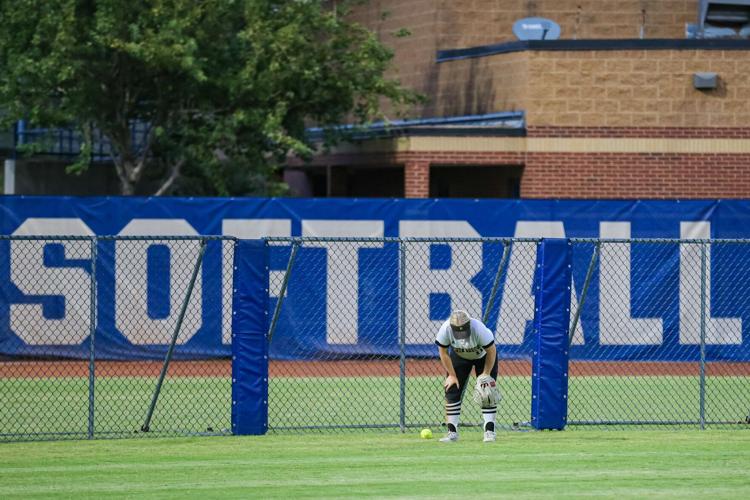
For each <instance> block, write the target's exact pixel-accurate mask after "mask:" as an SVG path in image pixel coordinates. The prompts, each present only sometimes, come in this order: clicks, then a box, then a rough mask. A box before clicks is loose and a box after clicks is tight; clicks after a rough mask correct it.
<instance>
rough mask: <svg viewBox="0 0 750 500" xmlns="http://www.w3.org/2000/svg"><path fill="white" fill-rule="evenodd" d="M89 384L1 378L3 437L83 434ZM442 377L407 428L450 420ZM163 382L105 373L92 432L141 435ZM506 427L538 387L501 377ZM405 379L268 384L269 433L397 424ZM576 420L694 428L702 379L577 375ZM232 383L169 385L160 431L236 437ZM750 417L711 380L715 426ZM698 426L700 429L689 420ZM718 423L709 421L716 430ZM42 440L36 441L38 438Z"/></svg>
mask: <svg viewBox="0 0 750 500" xmlns="http://www.w3.org/2000/svg"><path fill="white" fill-rule="evenodd" d="M87 382H88V380H87V379H80V378H60V379H36V380H28V379H3V380H0V440H17V439H24V436H26V438H29V437H31V438H34V436H32V435H37V436H38V435H42V437H44V438H46V439H57V438H81V437H86V434H87V431H88V414H89V413H88V408H89V399H88V398H89V394H88V386H87ZM441 382H442V378H441V377H412V378H409V379H407V381H406V385H405V388H404V390H405V395H406V400H405V405H404V410H405V424H406V425H407V426H408V427H421V426H425V425H428V426H434V425H437V424H438V423H440V422H441V421H442V419H443V396H442V385H441ZM155 384H156V381H155V379H153V378H142V377H101V378H98V379H97V380H96V386H95V387H96V392H95V432H96V434H97V435H100V436H124V435H133V434H134V433H137V432H138V430H139V429H140V428H141V425H142V424H143V422H144V419H145V416H146V413H147V410H148V407H149V403H150V402H151V396H152V394H153V391H154V386H155ZM500 386H501V389H502V391H503V401H502V403H501V405H500V408H499V412H498V422H499V423H500V424H501V426H510V424H512V423H513V422H527V421H528V420H529V419H530V412H531V410H530V406H531V383H530V380H529V379H528V378H526V377H504V378H502V379H501V380H500ZM399 396H400V385H399V380H398V378H388V377H367V378H357V377H343V378H341V377H339V378H337V377H328V378H282V377H278V378H274V379H272V380H271V383H270V387H269V401H270V403H269V427H270V429H271V430H272V431H279V432H285V431H286V430H287V429H290V428H293V429H301V428H306V427H312V428H330V427H337V426H344V427H346V426H349V427H358V426H363V425H367V426H372V427H376V428H377V427H398V426H399V424H400V418H401V413H400V410H401V401H400V397H399ZM569 398H570V399H569V405H568V407H569V411H568V418H569V420H570V421H572V422H573V421H602V420H605V421H623V422H628V421H660V422H697V421H698V418H699V415H700V413H699V409H700V408H699V391H698V380H697V377H684V376H683V377H677V376H659V377H615V376H608V377H601V376H600V377H574V378H573V379H571V382H570V392H569ZM231 404H232V402H231V381H230V380H229V379H228V378H221V377H179V378H172V379H167V380H166V381H165V383H164V386H163V389H162V393H161V397H160V399H159V402H158V405H157V407H156V411H155V412H154V415H153V419H152V421H151V429H152V432H153V433H157V434H172V435H175V434H186V433H229V429H230V427H231V422H230V418H231ZM748 412H750V384H748V383H747V378H745V377H711V378H710V379H709V380H708V383H707V396H706V400H705V416H706V419H707V421H708V422H727V423H733V424H734V425H736V422H738V421H740V420H744V418H745V417H746V416H747V414H748ZM462 421H463V422H464V423H474V424H478V423H479V422H481V414H480V411H479V408H478V407H477V405H475V404H473V403H472V402H471V401H470V398H467V399H466V404H464V408H463V412H462ZM691 425H695V424H691ZM711 425H713V424H710V423H709V426H711ZM37 439H38V437H37Z"/></svg>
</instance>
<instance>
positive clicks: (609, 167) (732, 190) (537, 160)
mask: <svg viewBox="0 0 750 500" xmlns="http://www.w3.org/2000/svg"><path fill="white" fill-rule="evenodd" d="M521 196H523V197H524V198H620V199H624V198H626V199H632V198H685V199H688V198H693V199H696V198H747V197H748V196H750V154H738V155H728V154H712V155H688V154H657V153H642V154H622V153H599V154H590V153H528V154H527V157H526V168H525V169H524V176H523V179H522V181H521Z"/></svg>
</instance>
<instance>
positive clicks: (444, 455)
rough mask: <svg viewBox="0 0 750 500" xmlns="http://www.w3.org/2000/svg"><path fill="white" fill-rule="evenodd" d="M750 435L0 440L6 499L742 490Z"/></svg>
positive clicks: (748, 477) (623, 494)
mask: <svg viewBox="0 0 750 500" xmlns="http://www.w3.org/2000/svg"><path fill="white" fill-rule="evenodd" d="M748 463H750V431H737V430H735V431H697V430H690V431H686V430H682V431H643V432H637V431H592V432H504V433H501V434H500V435H499V438H498V441H497V442H495V443H487V444H485V443H482V442H481V435H480V434H479V432H471V431H464V432H463V433H462V435H461V440H460V441H459V442H457V443H451V444H444V443H439V442H437V440H436V439H432V440H422V439H420V438H419V437H418V434H417V432H416V431H415V432H410V433H407V434H400V433H397V432H392V431H390V432H383V433H373V432H368V433H363V434H353V433H343V434H333V433H332V434H302V435H300V434H286V435H278V434H271V435H268V436H257V437H195V438H177V439H173V438H165V439H155V440H146V441H144V440H135V439H126V440H104V441H62V442H41V443H4V444H0V492H2V497H3V498H4V499H14V498H24V499H28V498H45V497H46V498H50V497H55V498H76V499H83V498H102V497H107V498H120V497H144V496H145V497H149V498H202V499H206V498H373V497H380V498H382V497H392V498H393V497H398V498H503V497H505V498H580V497H583V496H594V497H613V498H614V497H617V498H652V497H663V498H711V499H719V498H732V499H738V498H750V472H749V471H748V466H747V465H748Z"/></svg>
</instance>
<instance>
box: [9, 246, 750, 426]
mask: <svg viewBox="0 0 750 500" xmlns="http://www.w3.org/2000/svg"><path fill="white" fill-rule="evenodd" d="M570 241H571V246H572V256H573V283H572V284H571V286H572V287H573V289H574V291H575V293H573V294H572V299H571V325H570V331H569V336H570V343H571V346H570V347H571V348H570V368H569V375H570V377H569V404H568V423H569V428H572V429H580V428H591V427H600V426H606V427H624V426H632V425H639V426H693V427H696V428H708V427H717V426H722V427H726V426H737V425H743V426H747V425H748V419H750V415H748V412H750V384H748V383H747V381H748V375H750V359H748V356H747V351H748V345H747V344H748V343H747V341H746V340H744V339H743V335H742V324H743V321H744V320H745V318H746V313H744V314H743V312H745V311H750V303H748V301H749V300H750V292H748V290H747V286H746V283H748V282H750V281H749V280H748V278H750V276H747V275H748V274H750V241H740V240H713V241H710V242H709V241H707V240H635V239H627V240H605V239H573V240H570ZM234 244H235V241H234V240H233V239H232V238H219V237H171V238H169V237H161V236H160V237H151V238H137V237H62V236H60V237H50V238H36V237H2V238H0V251H5V252H7V253H8V255H9V256H10V265H9V266H8V268H7V269H4V270H0V272H2V273H4V277H5V278H6V279H5V280H4V281H6V282H7V283H5V284H4V285H2V290H1V291H2V299H3V301H4V302H5V303H6V304H7V307H6V308H5V309H4V310H7V318H6V319H5V320H7V322H8V324H9V325H10V330H11V331H12V332H13V333H14V335H15V336H16V337H17V338H18V339H19V340H20V342H19V340H15V339H13V338H7V339H3V340H2V342H4V343H15V344H21V343H23V346H21V345H12V346H11V345H5V346H4V349H3V351H2V352H6V353H7V352H9V351H13V352H14V354H13V356H12V357H11V356H6V357H5V358H2V359H0V417H1V418H0V422H2V424H1V425H0V440H19V439H64V438H92V437H116V436H150V435H184V434H225V433H227V434H228V433H230V429H231V425H230V417H231V361H230V358H229V355H230V353H231V346H230V345H229V344H230V338H231V316H232V311H231V299H232V269H233V265H234V264H233V260H232V259H233V248H234ZM539 244H540V240H538V239H487V238H484V239H469V238H463V239H462V238H453V239H447V238H440V239H428V238H272V239H269V240H268V245H269V268H270V269H269V303H268V311H269V316H268V317H269V354H270V360H271V361H270V366H269V373H270V379H269V408H268V411H269V430H270V431H271V432H300V431H325V430H330V429H336V430H339V431H340V430H346V429H365V428H369V429H396V430H398V429H400V430H406V429H411V428H421V427H433V428H435V427H438V426H440V425H441V424H442V422H443V420H444V417H443V412H444V406H443V405H444V401H443V389H442V381H443V379H444V376H445V374H444V370H443V368H442V366H441V365H440V362H439V360H438V358H437V348H436V346H435V344H434V339H435V335H436V333H437V330H438V328H439V326H440V324H441V323H442V322H443V321H444V320H445V319H446V318H447V317H448V315H449V313H450V310H451V309H452V308H456V307H461V308H464V309H467V310H468V312H469V313H470V314H471V315H472V316H474V317H478V318H481V319H483V320H484V321H485V323H486V324H487V325H488V326H489V327H490V328H491V329H493V330H494V331H495V332H496V340H497V344H498V357H499V385H500V388H501V391H502V393H503V400H502V402H501V404H500V406H499V408H498V427H499V429H504V428H505V429H512V428H518V427H524V426H525V425H528V421H529V420H530V407H531V354H532V350H533V332H532V320H533V317H534V307H535V304H534V294H533V285H534V273H535V268H536V255H537V248H538V245H539ZM40 263H43V265H40ZM280 297H282V300H280ZM5 320H4V321H5ZM217 332H220V334H218V333H217ZM218 336H220V337H221V338H220V339H217V338H215V337H218ZM209 337H211V338H209ZM126 345H127V349H126V348H125V346H126ZM165 361H166V362H165ZM473 384H474V380H473V378H472V379H470V380H469V382H468V384H467V385H468V387H469V388H471V387H472V386H473ZM481 421H482V419H481V413H480V410H479V408H478V407H476V405H473V404H472V403H471V402H470V399H468V398H467V400H466V404H464V405H463V412H462V419H461V422H462V425H463V426H479V425H480V423H481ZM146 431H148V432H146Z"/></svg>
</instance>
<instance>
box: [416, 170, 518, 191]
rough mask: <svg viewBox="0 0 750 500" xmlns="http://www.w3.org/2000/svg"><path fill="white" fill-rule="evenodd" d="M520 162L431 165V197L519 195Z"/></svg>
mask: <svg viewBox="0 0 750 500" xmlns="http://www.w3.org/2000/svg"><path fill="white" fill-rule="evenodd" d="M522 174H523V167H522V166H518V165H487V166H442V165H432V166H431V167H430V198H519V197H520V196H521V176H522Z"/></svg>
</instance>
